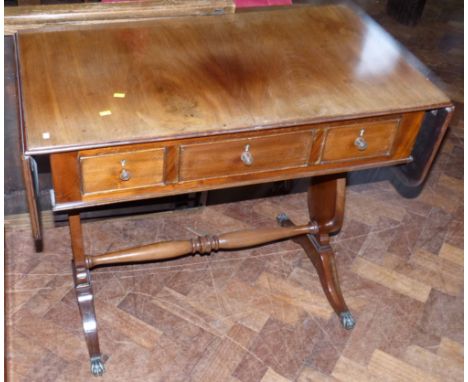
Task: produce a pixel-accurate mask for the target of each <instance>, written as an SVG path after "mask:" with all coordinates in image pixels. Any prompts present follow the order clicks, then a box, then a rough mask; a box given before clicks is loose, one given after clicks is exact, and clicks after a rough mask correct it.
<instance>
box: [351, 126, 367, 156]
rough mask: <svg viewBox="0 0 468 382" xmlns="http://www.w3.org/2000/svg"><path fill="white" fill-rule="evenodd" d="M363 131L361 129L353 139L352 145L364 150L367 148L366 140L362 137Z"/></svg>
mask: <svg viewBox="0 0 468 382" xmlns="http://www.w3.org/2000/svg"><path fill="white" fill-rule="evenodd" d="M364 132H365V130H364V129H362V130H361V131H360V133H359V137H357V138H356V139H355V141H354V146H356V147H357V149H358V150H359V151H364V150H365V149H367V141H366V139H365V138H364Z"/></svg>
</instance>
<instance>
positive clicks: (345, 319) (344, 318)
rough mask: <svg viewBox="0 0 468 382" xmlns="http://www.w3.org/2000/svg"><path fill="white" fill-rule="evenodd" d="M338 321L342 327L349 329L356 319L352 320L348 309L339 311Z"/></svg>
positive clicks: (352, 326)
mask: <svg viewBox="0 0 468 382" xmlns="http://www.w3.org/2000/svg"><path fill="white" fill-rule="evenodd" d="M340 321H341V325H343V328H345V329H346V330H351V329H352V328H354V326H355V325H356V321H355V320H354V318H353V316H352V315H351V312H350V311H349V310H348V311H346V312H343V313H340Z"/></svg>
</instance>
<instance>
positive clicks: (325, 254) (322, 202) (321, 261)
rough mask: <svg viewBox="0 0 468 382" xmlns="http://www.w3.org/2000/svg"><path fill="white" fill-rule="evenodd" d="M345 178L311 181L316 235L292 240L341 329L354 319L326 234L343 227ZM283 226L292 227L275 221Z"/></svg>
mask: <svg viewBox="0 0 468 382" xmlns="http://www.w3.org/2000/svg"><path fill="white" fill-rule="evenodd" d="M345 187H346V178H345V177H344V175H333V176H325V177H320V178H315V179H312V180H311V184H310V186H309V191H308V206H309V215H310V219H311V220H312V221H317V223H318V225H319V232H318V234H315V235H314V234H307V235H302V236H298V237H295V238H293V239H292V240H293V241H294V242H296V243H297V244H299V245H300V246H301V247H302V248H303V249H304V252H305V253H306V254H307V256H308V257H309V259H310V260H311V261H312V264H313V265H314V267H315V269H316V270H317V273H318V275H319V277H320V283H321V284H322V288H323V291H324V292H325V295H326V296H327V299H328V302H329V303H330V305H331V306H332V308H333V310H334V311H335V312H336V314H337V315H338V317H339V318H340V321H341V324H342V325H343V327H344V328H345V329H348V330H349V329H352V328H353V327H354V326H355V320H354V318H353V316H352V315H351V312H350V311H349V308H348V306H347V305H346V302H345V300H344V298H343V293H342V292H341V288H340V282H339V279H338V273H337V270H336V263H335V254H334V253H333V250H332V248H331V246H330V245H329V235H330V234H331V233H336V232H338V231H339V230H340V229H341V226H342V224H343V213H344V203H345ZM278 223H279V224H280V225H281V226H283V227H291V226H294V224H293V223H292V222H291V220H289V219H288V218H283V219H278Z"/></svg>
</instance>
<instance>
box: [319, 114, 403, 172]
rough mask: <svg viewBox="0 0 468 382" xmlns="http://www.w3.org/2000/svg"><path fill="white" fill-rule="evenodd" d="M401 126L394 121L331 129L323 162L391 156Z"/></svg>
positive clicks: (327, 136)
mask: <svg viewBox="0 0 468 382" xmlns="http://www.w3.org/2000/svg"><path fill="white" fill-rule="evenodd" d="M399 124H400V119H393V120H389V121H380V122H375V123H373V122H367V123H362V124H353V125H350V126H344V127H336V128H330V129H329V130H328V131H327V135H326V137H325V142H324V148H323V154H322V160H321V162H322V163H326V162H335V161H343V160H350V159H361V158H373V157H385V156H390V155H391V154H392V151H393V144H394V141H395V137H396V135H397V132H398V127H399Z"/></svg>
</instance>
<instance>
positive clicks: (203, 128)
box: [15, 1, 453, 375]
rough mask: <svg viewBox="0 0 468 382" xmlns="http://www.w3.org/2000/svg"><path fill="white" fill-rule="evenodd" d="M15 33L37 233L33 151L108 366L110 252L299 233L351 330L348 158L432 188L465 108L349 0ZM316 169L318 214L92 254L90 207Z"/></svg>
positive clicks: (312, 198) (94, 366)
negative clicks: (338, 251) (342, 265)
mask: <svg viewBox="0 0 468 382" xmlns="http://www.w3.org/2000/svg"><path fill="white" fill-rule="evenodd" d="M15 43H16V52H17V64H18V65H17V67H18V89H19V94H20V114H21V115H20V120H21V139H22V141H21V145H22V158H21V159H22V163H23V166H22V170H23V176H24V181H25V186H26V189H27V196H28V206H29V212H30V217H31V226H32V232H33V237H34V239H35V240H36V242H37V243H41V241H42V232H41V222H40V210H39V206H38V203H37V189H38V185H37V166H36V161H35V159H34V158H37V157H39V156H48V157H49V158H50V165H51V173H52V179H53V190H52V195H53V199H54V200H53V205H54V211H64V212H66V213H67V214H68V217H69V218H68V222H69V227H70V235H71V250H72V253H73V261H72V268H73V278H74V282H75V291H76V295H77V301H78V306H79V308H80V313H81V318H82V323H83V330H84V334H85V339H86V343H87V346H88V350H89V356H90V361H91V371H92V373H93V374H94V375H101V374H102V373H103V372H104V363H103V358H102V353H101V350H100V347H99V340H98V331H97V321H96V315H95V311H94V303H93V299H94V296H93V291H92V284H91V276H90V270H91V269H93V268H95V267H99V266H105V265H112V264H124V263H137V262H148V261H162V260H169V259H172V258H176V257H180V256H186V255H195V254H205V253H206V254H208V253H211V252H215V251H218V250H227V251H229V250H234V249H241V248H249V247H253V246H258V245H262V244H266V243H270V242H274V241H279V240H286V239H292V240H293V241H294V242H296V243H297V244H299V245H300V246H301V247H302V248H303V249H304V252H305V254H306V255H307V256H308V257H309V258H310V260H311V261H312V263H313V265H314V266H315V268H316V270H317V273H318V275H319V277H320V281H321V285H322V287H323V290H324V293H325V295H326V297H327V299H328V301H329V302H330V305H331V306H332V307H333V309H334V311H335V312H336V314H337V316H338V318H339V319H340V321H341V323H342V325H343V327H344V328H345V329H352V328H353V327H354V325H355V320H354V319H353V317H352V315H351V312H350V311H349V308H348V307H347V305H346V303H345V300H344V298H343V293H342V291H341V288H340V283H339V279H338V273H337V269H336V264H335V255H334V252H333V249H332V248H331V246H330V235H332V234H336V233H337V232H338V231H339V230H340V228H341V226H342V223H343V214H344V206H345V188H346V178H345V176H346V173H347V172H349V171H354V170H360V169H366V168H372V167H382V166H393V167H392V168H393V171H394V173H395V175H396V176H397V178H398V179H399V181H400V182H401V183H402V184H404V185H406V186H407V187H420V186H421V185H422V184H423V183H424V180H425V179H426V177H427V174H428V172H429V169H430V167H431V164H432V162H433V160H434V157H435V155H436V153H437V151H438V149H439V146H440V144H441V141H442V139H443V136H444V134H445V131H446V129H447V127H448V124H449V121H450V118H451V116H452V114H453V106H452V103H451V102H450V100H449V99H448V98H447V97H446V96H445V95H444V94H443V93H442V92H441V91H440V90H439V89H438V88H437V87H436V86H435V85H433V84H432V83H431V81H430V80H429V79H428V78H427V76H426V74H427V71H425V69H423V72H424V74H422V73H421V71H420V70H421V67H420V64H417V63H416V65H415V62H416V60H415V59H414V57H412V56H411V55H410V54H409V53H408V52H407V51H406V50H405V49H404V48H403V47H401V46H400V45H399V44H398V43H396V42H395V41H394V40H393V38H392V37H390V36H389V35H388V34H387V33H386V32H385V31H384V30H383V29H382V28H380V27H379V26H378V25H377V24H376V23H375V22H374V21H372V20H371V19H370V18H369V17H368V16H366V15H364V14H363V13H362V11H360V10H358V9H357V8H356V7H355V6H353V5H350V4H349V3H347V2H339V1H331V2H324V1H314V2H311V4H309V5H300V6H292V7H286V8H279V9H275V10H262V9H260V10H259V9H257V10H254V11H251V10H249V11H248V12H239V13H233V14H225V15H216V16H213V15H211V16H210V15H204V16H192V17H184V16H177V17H169V18H161V19H158V20H151V21H148V20H146V21H138V22H136V21H129V22H124V23H123V22H122V23H112V24H96V25H81V26H79V25H78V26H77V25H74V26H63V25H60V26H56V27H51V28H41V29H36V30H34V29H31V30H20V31H18V32H17V34H16V35H15ZM304 177H310V178H311V180H310V186H309V190H308V199H307V200H308V212H309V218H310V220H309V223H308V224H305V225H295V224H294V223H293V222H291V220H290V219H289V218H288V217H287V216H286V215H285V214H284V213H279V214H278V216H277V225H276V226H272V227H270V228H262V229H255V230H254V229H252V230H245V231H238V232H230V233H216V234H213V235H208V236H204V237H196V238H192V239H181V240H173V241H165V242H158V243H154V244H149V245H145V246H138V247H134V248H127V249H121V250H118V251H114V252H110V253H103V254H100V255H94V256H90V255H88V254H86V251H85V246H84V242H83V231H82V222H81V219H80V212H81V211H82V210H83V209H85V208H91V207H98V206H101V205H106V204H114V203H120V202H127V201H132V200H143V199H149V198H157V197H161V196H168V195H176V194H184V193H190V192H198V191H208V190H213V189H219V188H226V187H234V186H241V185H250V184H257V183H266V182H271V181H279V180H287V179H295V178H304ZM278 212H280V211H278ZM108 351H109V352H111V349H108ZM109 364H111V362H110V361H109Z"/></svg>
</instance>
